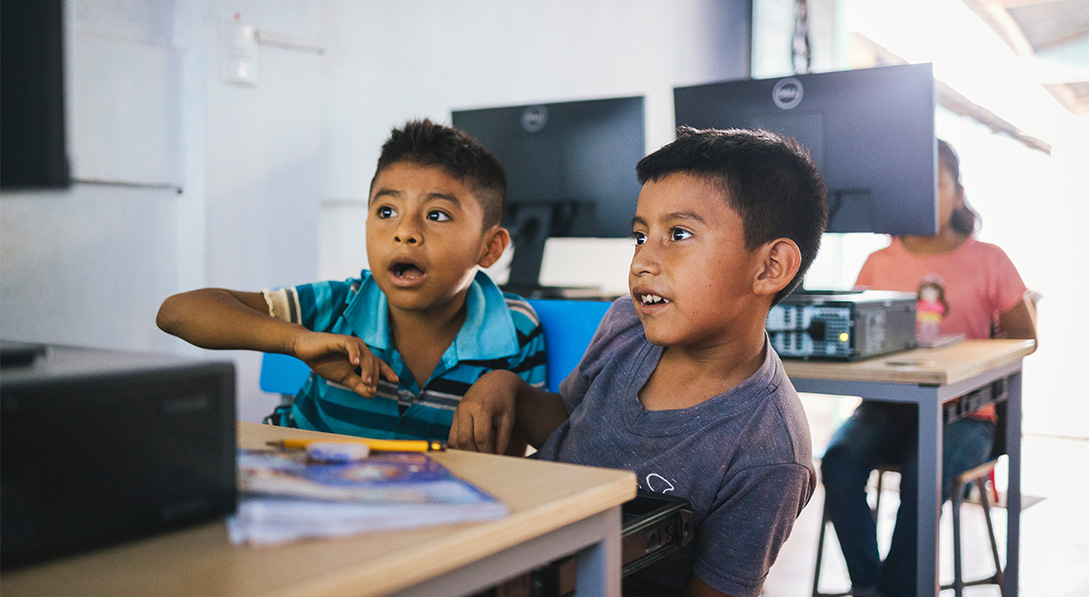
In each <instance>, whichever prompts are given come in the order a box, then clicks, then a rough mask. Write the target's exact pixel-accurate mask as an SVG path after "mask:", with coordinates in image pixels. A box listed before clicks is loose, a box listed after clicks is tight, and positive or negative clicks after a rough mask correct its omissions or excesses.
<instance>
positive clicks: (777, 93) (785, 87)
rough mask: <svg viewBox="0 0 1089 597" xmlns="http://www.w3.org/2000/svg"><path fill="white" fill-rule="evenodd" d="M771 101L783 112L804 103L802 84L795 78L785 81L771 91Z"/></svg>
mask: <svg viewBox="0 0 1089 597" xmlns="http://www.w3.org/2000/svg"><path fill="white" fill-rule="evenodd" d="M771 101H773V102H775V105H776V106H779V107H780V108H782V109H783V110H789V109H791V108H793V107H794V106H797V105H798V104H800V103H801V101H802V82H801V81H799V80H798V79H795V78H794V77H790V78H787V79H783V80H781V81H779V82H778V83H776V84H775V89H773V90H772V91H771Z"/></svg>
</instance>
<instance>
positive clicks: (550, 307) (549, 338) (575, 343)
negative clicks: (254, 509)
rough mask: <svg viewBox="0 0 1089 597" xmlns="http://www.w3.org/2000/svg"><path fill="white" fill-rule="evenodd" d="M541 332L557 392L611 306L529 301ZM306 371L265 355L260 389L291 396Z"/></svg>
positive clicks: (299, 364)
mask: <svg viewBox="0 0 1089 597" xmlns="http://www.w3.org/2000/svg"><path fill="white" fill-rule="evenodd" d="M528 302H529V304H530V305H532V306H533V310H534V311H536V312H537V317H538V318H539V319H540V321H541V327H542V328H543V331H544V336H545V345H546V354H547V356H548V382H547V383H548V389H549V390H550V391H553V392H557V391H559V388H560V382H561V381H563V380H564V378H565V377H567V375H568V374H569V373H571V371H573V370H574V369H575V366H576V365H578V364H579V360H581V359H582V355H583V353H585V352H586V347H587V346H589V345H590V340H591V339H592V338H593V337H594V332H596V331H597V326H598V324H599V323H601V318H602V317H603V316H604V315H605V311H607V310H608V309H609V305H610V304H612V303H609V302H605V301H565V300H551V299H530V300H529V301H528ZM309 375H310V368H309V367H307V366H306V363H304V362H302V361H300V360H299V359H296V358H295V357H292V356H288V355H284V354H275V353H265V355H264V359H263V360H262V361H261V389H262V390H264V391H265V392H271V393H274V394H289V395H292V396H294V395H295V394H297V393H298V391H299V388H302V386H303V383H305V382H306V378H307V377H308V376H309Z"/></svg>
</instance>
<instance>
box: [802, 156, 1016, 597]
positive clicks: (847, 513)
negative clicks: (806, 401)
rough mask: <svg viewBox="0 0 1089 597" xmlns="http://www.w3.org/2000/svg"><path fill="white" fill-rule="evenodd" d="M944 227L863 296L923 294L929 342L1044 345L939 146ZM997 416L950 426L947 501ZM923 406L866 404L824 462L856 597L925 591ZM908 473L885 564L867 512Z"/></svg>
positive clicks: (870, 278) (889, 259) (871, 269)
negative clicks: (896, 471) (873, 491)
mask: <svg viewBox="0 0 1089 597" xmlns="http://www.w3.org/2000/svg"><path fill="white" fill-rule="evenodd" d="M938 159H939V172H938V212H939V213H938V221H939V222H940V226H939V229H938V233H937V234H936V235H934V236H904V237H900V238H893V239H892V243H891V244H890V245H889V246H888V247H887V248H884V249H881V250H879V251H876V252H874V253H873V254H871V255H870V256H869V258H868V259H867V260H866V263H865V264H864V265H863V266H862V271H861V272H859V275H858V281H857V282H856V286H858V287H863V288H871V289H875V290H897V291H902V292H913V293H916V294H917V295H918V297H919V303H918V305H917V307H918V308H917V311H916V313H917V324H918V329H917V331H918V335H919V338H920V340H934V339H936V338H938V337H939V336H952V335H960V334H963V335H964V337H965V338H969V339H974V338H991V337H1004V338H1029V339H1033V340H1035V339H1036V328H1035V325H1034V322H1033V317H1032V311H1031V309H1030V306H1029V303H1028V302H1026V300H1025V294H1026V288H1025V283H1024V282H1023V281H1022V280H1021V276H1020V275H1019V274H1018V273H1017V269H1016V268H1015V267H1014V266H1013V263H1012V262H1011V261H1010V259H1009V257H1007V256H1006V254H1005V252H1003V251H1002V249H1000V248H999V247H998V246H997V245H993V244H988V243H984V242H980V241H979V240H976V239H975V238H974V237H973V233H974V232H975V231H976V229H977V223H978V216H977V214H976V213H975V211H973V210H972V209H971V208H970V207H969V206H968V204H967V203H966V201H965V197H964V187H963V186H962V185H961V182H960V161H959V159H958V157H957V154H956V152H955V151H954V150H953V148H952V147H951V146H950V145H949V144H948V143H946V142H945V141H942V140H938ZM995 420H996V417H995V414H994V406H993V405H987V406H986V407H984V408H983V409H981V410H980V411H976V412H974V413H972V414H971V415H970V416H968V417H965V418H962V419H959V420H955V421H953V422H951V423H948V424H946V425H945V428H944V429H943V444H942V499H943V500H945V499H948V497H949V487H950V484H951V482H952V479H953V478H954V477H956V476H957V475H960V474H961V473H963V472H964V471H966V470H968V469H970V468H972V467H974V466H977V465H979V464H981V463H982V462H984V461H985V460H986V459H987V457H988V456H989V454H990V452H991V446H992V444H993V442H994V434H995ZM917 421H918V413H917V411H916V409H915V406H914V405H910V404H901V403H892V402H877V401H866V402H863V403H862V404H861V405H860V406H859V407H858V409H857V410H855V412H854V414H853V415H851V418H850V419H848V420H847V421H846V422H845V423H844V424H843V426H842V427H840V429H839V430H838V431H836V433H835V435H834V436H833V438H832V441H831V442H830V444H829V446H828V449H827V451H825V454H824V458H823V459H822V462H821V475H822V477H823V482H824V486H825V491H826V497H825V499H826V500H827V508H828V513H829V517H830V518H831V520H832V524H833V526H834V527H835V529H836V535H837V536H838V538H839V541H840V546H841V548H842V549H843V555H844V559H845V560H846V561H847V569H848V572H849V573H850V576H851V584H852V585H853V589H852V594H853V595H889V596H892V595H901V594H903V595H907V594H911V593H912V592H913V591H914V587H915V576H916V570H915V546H916V537H915V534H916V533H915V531H916V512H917V502H916V483H917V478H918V462H917V461H916V458H915V455H916V427H917V424H918V423H917ZM887 464H897V465H899V467H900V473H901V478H900V500H901V502H900V509H899V511H898V513H897V517H896V528H895V530H894V531H893V536H892V545H891V546H890V548H889V553H888V555H887V556H886V558H885V560H884V561H882V560H881V558H880V555H879V553H878V548H877V527H876V524H875V522H874V519H873V516H872V514H871V512H870V507H869V505H868V503H867V502H866V484H867V482H868V480H869V477H870V471H872V470H874V469H875V468H878V467H879V466H881V465H887Z"/></svg>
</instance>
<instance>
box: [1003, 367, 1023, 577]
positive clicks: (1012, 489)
mask: <svg viewBox="0 0 1089 597" xmlns="http://www.w3.org/2000/svg"><path fill="white" fill-rule="evenodd" d="M1008 380H1009V382H1008V385H1007V398H1006V401H1007V404H1006V455H1007V456H1008V457H1009V459H1010V462H1009V465H1010V471H1009V487H1008V488H1007V490H1006V516H1007V518H1006V521H1007V523H1006V570H1005V572H1004V573H1003V585H1002V594H1003V596H1004V597H1011V596H1013V595H1017V592H1018V589H1019V583H1020V574H1019V571H1020V557H1021V372H1020V371H1017V372H1016V373H1014V374H1012V375H1010V376H1009V378H1008Z"/></svg>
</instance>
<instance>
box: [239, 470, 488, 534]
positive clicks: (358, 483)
mask: <svg viewBox="0 0 1089 597" xmlns="http://www.w3.org/2000/svg"><path fill="white" fill-rule="evenodd" d="M238 490H239V501H238V511H237V512H236V513H235V514H234V515H233V516H231V517H230V518H228V520H227V531H228V533H229V535H230V538H231V541H232V542H233V543H235V544H269V543H283V542H287V541H294V540H298V539H305V538H312V537H335V536H343V535H353V534H358V533H366V532H374V531H386V530H391V529H405V528H414V527H420V526H428V525H436V524H450V523H456V522H469V521H480V520H490V519H494V518H501V517H503V516H506V515H507V508H506V506H504V505H503V503H502V502H500V501H499V500H497V499H495V498H494V497H492V496H490V495H488V494H487V493H484V492H483V491H481V490H480V489H478V488H476V487H474V486H473V485H471V484H470V483H468V482H466V481H464V480H462V479H459V478H458V477H456V476H455V475H454V474H453V473H452V472H450V470H449V469H447V468H446V467H445V466H443V465H442V464H440V463H438V462H436V461H434V460H432V459H431V458H430V457H429V456H428V455H427V454H425V453H417V452H412V453H409V452H403V453H402V452H397V453H394V452H390V453H382V454H377V455H372V456H371V457H369V458H366V459H364V460H361V461H358V462H351V463H341V464H326V463H314V462H309V461H307V459H306V453H305V452H303V451H281V450H277V451H265V450H247V449H240V450H239V451H238Z"/></svg>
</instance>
